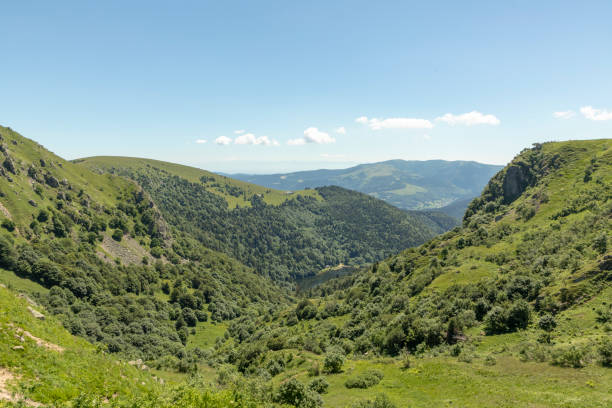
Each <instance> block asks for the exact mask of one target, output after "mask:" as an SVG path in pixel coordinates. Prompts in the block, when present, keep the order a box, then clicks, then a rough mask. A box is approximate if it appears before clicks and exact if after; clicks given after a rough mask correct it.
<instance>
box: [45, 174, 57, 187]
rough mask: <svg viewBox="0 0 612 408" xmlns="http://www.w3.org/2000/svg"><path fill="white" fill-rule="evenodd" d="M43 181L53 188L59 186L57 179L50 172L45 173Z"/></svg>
mask: <svg viewBox="0 0 612 408" xmlns="http://www.w3.org/2000/svg"><path fill="white" fill-rule="evenodd" d="M45 183H47V184H48V185H49V186H50V187H53V188H57V187H59V181H58V180H57V179H56V178H55V177H53V176H52V175H50V174H45Z"/></svg>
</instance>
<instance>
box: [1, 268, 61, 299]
mask: <svg viewBox="0 0 612 408" xmlns="http://www.w3.org/2000/svg"><path fill="white" fill-rule="evenodd" d="M0 283H2V284H4V285H6V287H7V288H9V289H12V290H14V291H16V292H26V293H33V294H34V293H37V294H41V295H42V294H45V293H47V292H48V291H49V290H48V289H47V288H45V287H44V286H41V285H39V284H38V283H36V282H34V281H31V280H29V279H23V278H20V277H19V276H17V275H15V272H13V271H7V270H6V269H2V268H0Z"/></svg>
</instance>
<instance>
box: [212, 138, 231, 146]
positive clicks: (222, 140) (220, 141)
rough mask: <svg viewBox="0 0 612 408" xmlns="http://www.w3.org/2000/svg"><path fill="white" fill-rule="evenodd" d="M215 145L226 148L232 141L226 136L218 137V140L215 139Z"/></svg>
mask: <svg viewBox="0 0 612 408" xmlns="http://www.w3.org/2000/svg"><path fill="white" fill-rule="evenodd" d="M215 143H216V144H218V145H224V146H227V145H228V144H230V143H232V139H230V138H229V137H227V136H219V137H218V138H216V139H215Z"/></svg>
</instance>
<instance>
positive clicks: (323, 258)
mask: <svg viewBox="0 0 612 408" xmlns="http://www.w3.org/2000/svg"><path fill="white" fill-rule="evenodd" d="M75 162H76V163H77V164H78V165H80V166H84V167H87V168H88V169H91V170H93V171H99V172H108V173H111V174H115V175H120V176H124V177H126V178H129V179H131V180H134V181H135V182H137V183H138V184H139V185H140V186H142V188H143V189H144V190H145V191H146V192H147V193H148V194H150V195H151V197H152V199H153V201H155V203H156V205H157V206H158V207H159V209H160V211H161V212H162V214H163V215H164V218H165V219H166V220H168V221H169V222H170V223H171V224H172V225H173V226H175V227H177V228H179V229H180V230H181V231H184V232H186V233H189V234H190V235H191V236H194V237H196V238H197V239H198V240H199V241H200V242H201V243H202V244H203V245H205V246H206V247H208V248H212V249H214V250H217V251H221V252H224V253H226V254H227V255H229V256H231V257H233V258H235V259H238V260H239V261H240V262H242V263H244V264H245V265H247V266H250V267H253V268H255V270H256V271H258V272H259V273H261V274H264V275H267V276H269V277H271V278H272V279H273V280H275V281H277V282H278V281H288V282H292V281H293V280H294V279H296V278H299V277H302V276H309V275H314V274H316V273H317V272H319V271H320V270H321V269H323V268H325V267H328V266H336V265H339V264H347V265H363V264H367V263H371V262H376V261H378V260H381V259H383V258H385V257H386V256H389V255H390V254H392V253H395V252H397V251H399V250H401V249H403V248H406V247H411V246H415V245H419V244H421V243H423V242H425V241H427V240H428V239H431V238H432V237H434V236H435V235H437V234H439V233H441V232H444V231H446V230H448V229H449V228H452V227H453V226H454V222H453V220H452V219H450V218H449V217H447V216H445V215H443V214H436V213H421V212H414V211H412V212H407V211H403V210H400V209H397V208H395V207H393V206H391V205H389V204H387V203H385V202H383V201H381V200H378V199H376V198H373V197H370V196H367V195H365V194H361V193H358V192H354V191H350V190H346V189H343V188H340V187H320V188H316V189H306V190H299V191H291V192H286V191H279V190H273V189H268V188H264V187H260V186H255V185H253V184H249V183H245V182H241V181H236V180H233V179H230V178H228V177H225V176H219V175H215V174H213V173H209V172H207V171H204V170H199V169H195V168H191V167H187V166H181V165H175V164H171V163H164V162H159V161H154V160H148V159H134V158H114V157H93V158H87V159H80V160H76V161H75Z"/></svg>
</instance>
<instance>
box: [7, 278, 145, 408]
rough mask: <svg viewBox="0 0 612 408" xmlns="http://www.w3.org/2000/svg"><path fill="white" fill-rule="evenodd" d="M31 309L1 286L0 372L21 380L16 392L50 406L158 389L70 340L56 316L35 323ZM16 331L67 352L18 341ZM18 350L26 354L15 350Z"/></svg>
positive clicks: (133, 371)
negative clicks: (88, 396)
mask: <svg viewBox="0 0 612 408" xmlns="http://www.w3.org/2000/svg"><path fill="white" fill-rule="evenodd" d="M27 306H28V304H27V302H26V300H24V299H19V298H17V297H16V296H15V295H14V293H12V292H11V291H10V290H8V289H5V288H1V287H0V329H1V330H0V367H4V368H5V369H7V370H8V371H10V372H11V373H12V374H13V375H15V376H16V377H18V378H19V384H13V390H14V391H17V392H18V393H20V394H22V395H24V396H26V397H28V398H30V399H32V400H34V401H38V402H42V403H50V402H62V401H68V400H71V399H73V398H75V397H77V396H78V395H80V394H81V393H85V392H95V393H97V394H98V395H100V396H103V397H108V398H111V397H112V396H113V395H114V394H117V395H118V396H119V397H120V398H124V397H125V398H129V397H132V396H134V395H136V394H138V393H141V392H146V391H148V390H151V389H154V388H155V387H156V384H155V381H154V380H153V378H152V377H151V376H150V375H149V374H148V373H147V372H143V371H140V370H137V369H136V368H134V367H132V366H129V365H127V364H125V363H120V362H117V361H116V360H114V359H112V358H111V357H110V356H108V355H106V354H104V353H100V352H97V350H96V348H95V347H94V346H93V345H91V344H90V343H88V342H87V341H85V340H83V339H80V338H77V337H74V336H72V335H70V334H69V333H68V332H67V331H66V330H65V329H64V328H63V327H62V326H61V324H60V322H59V321H57V320H56V319H55V318H54V317H52V316H49V315H46V317H45V319H44V320H38V319H35V318H34V317H33V316H32V314H31V313H30V312H29V311H28V309H27ZM43 313H45V312H44V310H43ZM45 314H46V313H45ZM16 328H22V329H24V330H26V331H28V332H30V333H32V334H33V335H34V336H36V337H39V338H41V339H43V340H45V341H47V342H50V343H53V344H55V345H59V346H61V347H63V348H64V349H65V351H63V352H61V353H60V352H57V351H53V350H48V349H46V348H45V347H41V346H38V345H36V343H35V342H34V341H32V340H30V339H28V338H26V339H25V341H24V342H21V341H20V340H19V339H17V338H16V337H15V329H16ZM14 346H23V347H24V349H23V350H15V349H13V347H14Z"/></svg>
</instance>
